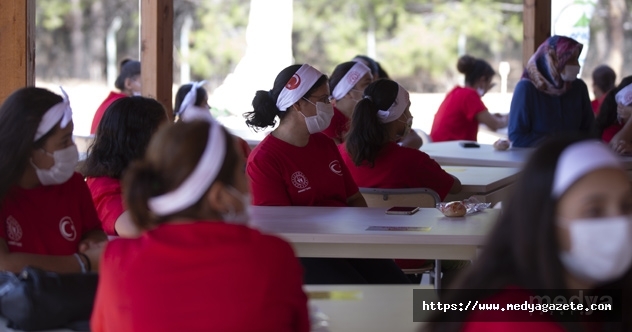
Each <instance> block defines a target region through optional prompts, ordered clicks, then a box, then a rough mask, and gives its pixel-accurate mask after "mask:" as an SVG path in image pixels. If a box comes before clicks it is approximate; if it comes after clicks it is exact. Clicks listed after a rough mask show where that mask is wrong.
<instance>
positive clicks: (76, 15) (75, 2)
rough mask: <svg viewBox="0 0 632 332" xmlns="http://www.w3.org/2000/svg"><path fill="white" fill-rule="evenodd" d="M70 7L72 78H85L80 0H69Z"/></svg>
mask: <svg viewBox="0 0 632 332" xmlns="http://www.w3.org/2000/svg"><path fill="white" fill-rule="evenodd" d="M70 3H71V5H72V9H71V10H70V22H69V23H70V47H71V50H70V51H71V54H72V71H71V75H72V77H73V78H86V77H87V76H88V75H87V71H86V70H85V68H86V66H85V64H86V61H85V53H86V52H85V51H86V50H85V47H84V33H83V13H82V10H81V1H80V0H71V1H70Z"/></svg>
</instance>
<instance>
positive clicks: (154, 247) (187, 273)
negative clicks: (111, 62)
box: [91, 120, 309, 332]
mask: <svg viewBox="0 0 632 332" xmlns="http://www.w3.org/2000/svg"><path fill="white" fill-rule="evenodd" d="M238 149H239V148H238V146H237V144H236V142H235V140H234V139H233V138H232V136H231V135H230V134H229V133H228V131H226V130H225V129H224V128H223V127H222V126H221V125H219V124H218V123H217V122H214V121H213V122H208V121H202V120H194V121H191V122H178V123H176V124H175V125H173V126H164V127H163V128H161V129H160V130H159V131H158V132H157V133H156V135H154V137H153V138H152V140H151V142H150V144H149V147H148V148H147V153H146V155H145V157H144V158H143V160H142V161H140V162H137V163H135V164H133V165H132V167H131V168H130V169H129V170H128V171H127V172H126V174H125V177H124V179H123V184H124V185H123V189H124V190H123V192H124V193H125V201H126V203H127V206H128V208H129V211H130V214H131V215H132V219H133V221H134V223H135V225H136V226H137V227H138V228H140V229H144V230H146V231H145V232H144V233H143V235H142V236H141V237H140V238H137V239H123V238H121V239H117V240H113V241H112V242H111V243H110V244H109V245H108V246H107V248H106V249H105V251H104V254H103V260H102V264H101V265H102V266H101V275H100V280H99V288H98V291H97V297H96V301H95V307H94V311H93V315H92V320H91V327H92V331H94V332H104V331H113V332H125V331H249V330H261V331H309V321H308V315H307V297H306V296H305V293H304V292H303V289H302V282H301V279H302V270H301V266H300V264H299V262H298V260H297V259H296V257H295V256H294V253H293V251H292V248H291V246H290V245H289V244H288V243H287V242H285V241H283V240H281V239H279V238H277V237H275V236H271V235H264V234H262V233H260V232H259V231H256V230H254V229H251V228H249V227H248V226H247V225H246V223H247V219H248V215H247V211H248V206H249V204H250V200H249V197H248V179H247V178H246V175H245V174H244V166H245V161H244V158H243V156H242V155H241V154H240V153H239V150H238ZM246 317H247V319H246Z"/></svg>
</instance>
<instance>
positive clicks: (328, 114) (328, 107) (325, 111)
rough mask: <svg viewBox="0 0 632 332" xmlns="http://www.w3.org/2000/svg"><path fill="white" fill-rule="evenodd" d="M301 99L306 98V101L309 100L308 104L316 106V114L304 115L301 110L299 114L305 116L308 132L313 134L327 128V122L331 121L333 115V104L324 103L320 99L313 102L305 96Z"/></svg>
mask: <svg viewBox="0 0 632 332" xmlns="http://www.w3.org/2000/svg"><path fill="white" fill-rule="evenodd" d="M303 99H305V100H307V102H309V103H310V104H312V105H314V106H316V115H313V116H305V114H303V113H302V112H301V115H303V117H304V118H305V124H306V125H307V131H309V133H310V134H315V133H320V132H321V131H323V130H325V129H327V127H329V124H330V123H331V118H333V116H334V106H333V105H332V104H325V103H323V102H320V101H319V102H317V103H316V104H314V103H312V102H311V101H310V100H309V99H307V98H303Z"/></svg>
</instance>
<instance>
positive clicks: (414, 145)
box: [400, 130, 424, 150]
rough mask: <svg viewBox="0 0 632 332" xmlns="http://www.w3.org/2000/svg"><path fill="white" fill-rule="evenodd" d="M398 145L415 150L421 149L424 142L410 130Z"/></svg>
mask: <svg viewBox="0 0 632 332" xmlns="http://www.w3.org/2000/svg"><path fill="white" fill-rule="evenodd" d="M400 143H401V146H403V147H407V148H411V149H415V150H417V149H419V148H420V147H421V145H422V144H423V143H424V142H423V140H422V139H421V137H420V136H419V135H418V134H417V132H415V131H414V130H411V131H410V132H409V133H408V135H406V136H404V137H402V139H401V141H400Z"/></svg>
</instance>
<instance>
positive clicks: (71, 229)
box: [59, 216, 77, 241]
mask: <svg viewBox="0 0 632 332" xmlns="http://www.w3.org/2000/svg"><path fill="white" fill-rule="evenodd" d="M59 232H60V233H61V236H63V237H64V239H66V240H68V241H74V240H75V239H76V238H77V229H76V228H75V224H74V223H73V222H72V219H70V217H68V216H66V217H63V218H61V220H60V221H59Z"/></svg>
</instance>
